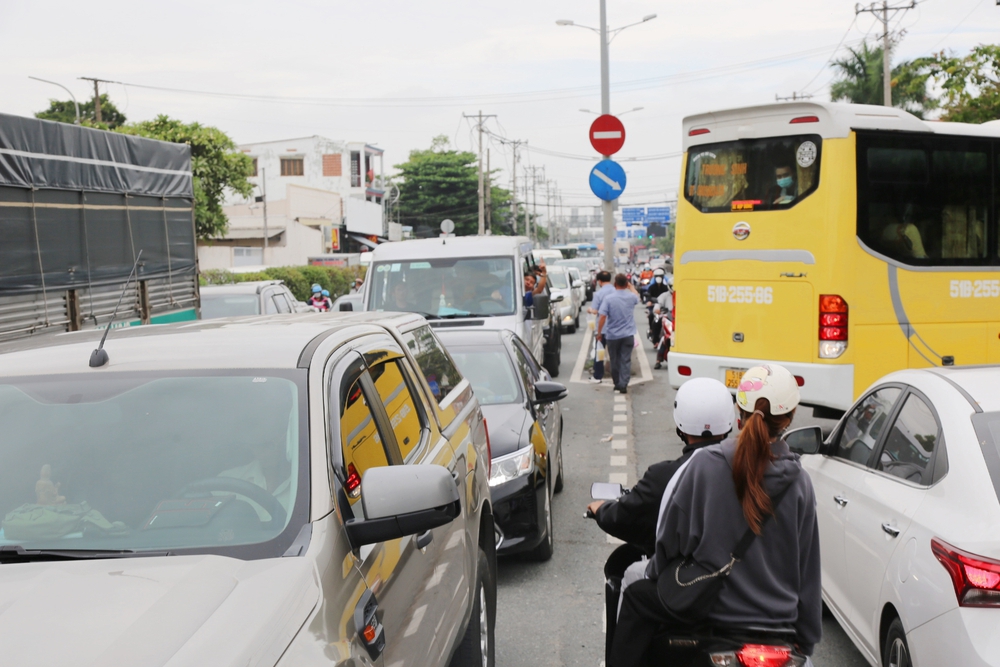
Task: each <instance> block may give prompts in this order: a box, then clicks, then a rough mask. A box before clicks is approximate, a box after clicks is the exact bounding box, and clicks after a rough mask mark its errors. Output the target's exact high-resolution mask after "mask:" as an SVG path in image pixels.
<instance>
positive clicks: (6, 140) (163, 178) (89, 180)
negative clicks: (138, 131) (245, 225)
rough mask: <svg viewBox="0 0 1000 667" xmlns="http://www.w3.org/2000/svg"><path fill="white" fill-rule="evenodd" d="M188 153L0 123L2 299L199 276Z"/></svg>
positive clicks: (101, 135) (50, 126)
mask: <svg viewBox="0 0 1000 667" xmlns="http://www.w3.org/2000/svg"><path fill="white" fill-rule="evenodd" d="M193 209H194V191H193V185H192V178H191V150H190V147H188V146H186V145H183V144H172V143H167V142H162V141H155V140H152V139H144V138H141V137H132V136H128V135H123V134H116V133H114V132H107V131H103V130H95V129H91V128H84V127H79V126H76V125H69V124H66V123H55V122H51V121H44V120H37V119H34V118H22V117H18V116H10V115H5V114H0V294H3V293H8V294H10V293H25V292H35V291H45V290H51V289H68V288H73V287H76V286H85V285H86V286H93V285H98V284H102V283H104V284H106V283H110V282H114V281H120V280H122V279H124V278H126V277H127V276H128V275H129V273H130V271H131V269H132V264H133V262H134V261H135V257H136V256H137V255H138V253H139V251H140V250H142V258H141V262H140V267H139V271H138V273H139V277H140V278H153V277H158V276H176V277H179V276H181V275H184V274H187V275H193V274H194V273H195V271H196V260H197V256H196V246H195V237H194V221H193Z"/></svg>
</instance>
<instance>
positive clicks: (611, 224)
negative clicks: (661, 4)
mask: <svg viewBox="0 0 1000 667" xmlns="http://www.w3.org/2000/svg"><path fill="white" fill-rule="evenodd" d="M600 35H601V114H602V115H603V114H609V113H611V72H610V63H609V58H608V46H609V44H608V0H601V32H600ZM604 157H605V158H607V157H608V156H607V155H605V156H604ZM601 217H602V219H603V222H604V269H605V270H606V271H608V272H610V273H614V270H615V254H614V245H615V215H614V211H613V210H612V208H611V202H610V201H602V202H601Z"/></svg>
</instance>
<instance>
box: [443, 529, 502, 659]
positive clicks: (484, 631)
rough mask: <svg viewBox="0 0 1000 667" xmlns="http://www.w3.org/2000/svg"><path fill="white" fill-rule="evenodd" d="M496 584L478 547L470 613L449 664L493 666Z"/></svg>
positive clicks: (484, 555)
mask: <svg viewBox="0 0 1000 667" xmlns="http://www.w3.org/2000/svg"><path fill="white" fill-rule="evenodd" d="M496 597H497V587H496V580H495V578H494V575H493V573H492V572H491V571H490V564H489V561H488V560H487V558H486V554H485V553H484V552H483V550H482V549H480V550H479V580H478V581H477V582H476V596H475V599H474V600H473V605H472V616H471V617H470V618H469V626H468V627H467V628H466V629H465V635H463V637H462V641H461V643H459V645H458V649H456V651H455V656H454V657H453V658H452V659H451V667H494V646H495V644H494V639H495V632H494V631H495V627H496V608H497V605H496Z"/></svg>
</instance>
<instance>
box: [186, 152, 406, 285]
mask: <svg viewBox="0 0 1000 667" xmlns="http://www.w3.org/2000/svg"><path fill="white" fill-rule="evenodd" d="M239 150H241V151H242V152H243V153H245V154H246V155H247V156H249V157H250V158H251V159H252V160H253V165H254V167H253V176H251V178H250V182H251V183H253V184H254V198H253V199H251V200H244V199H243V198H242V197H239V196H234V197H231V198H230V200H229V201H228V202H227V206H226V207H225V210H226V214H227V215H228V216H229V224H230V228H229V232H228V233H227V234H226V235H225V236H224V237H222V238H220V239H214V240H212V241H210V242H205V243H202V244H201V245H200V246H199V261H200V263H201V267H202V268H203V269H211V268H232V267H241V266H242V267H252V266H261V265H267V266H286V265H297V264H305V263H306V262H307V259H308V258H309V257H314V256H317V255H323V254H327V253H357V252H362V251H366V250H369V249H371V248H373V247H375V246H376V245H377V244H378V243H380V242H381V241H384V240H388V239H391V240H398V239H399V238H400V237H401V230H399V229H397V228H398V227H399V225H396V224H394V223H388V224H387V222H386V221H385V213H384V208H385V206H384V204H385V195H386V187H387V185H386V179H385V171H384V169H385V165H384V161H383V152H382V149H381V148H376V147H375V146H370V145H368V144H366V143H364V142H352V141H335V140H332V139H327V138H325V137H320V136H311V137H299V138H296V139H283V140H279V141H265V142H260V143H253V144H243V145H241V146H240V147H239ZM265 197H266V200H267V210H266V212H267V224H266V226H267V237H268V240H267V248H266V257H265V247H264V246H265V243H264V227H265V221H264V213H265V207H264V199H265Z"/></svg>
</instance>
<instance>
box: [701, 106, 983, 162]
mask: <svg viewBox="0 0 1000 667" xmlns="http://www.w3.org/2000/svg"><path fill="white" fill-rule="evenodd" d="M811 117H812V118H815V120H805V119H809V118H811ZM682 127H683V128H684V130H683V131H684V134H683V139H684V150H685V151H687V150H688V149H689V148H690V147H691V146H698V145H702V144H714V143H719V142H722V141H736V140H738V139H756V138H763V137H780V136H789V135H801V134H818V135H820V136H821V137H823V138H824V139H836V138H844V137H847V136H849V135H850V133H851V131H852V130H895V131H903V132H923V133H935V134H953V135H961V136H973V137H1000V124H996V123H984V124H983V125H972V124H969V123H945V122H941V121H929V120H921V119H920V118H917V117H916V116H914V115H913V114H911V113H908V112H906V111H904V110H903V109H897V108H895V107H883V106H874V105H869V104H843V103H836V102H789V103H779V104H764V105H760V106H753V107H742V108H737V109H726V110H723V111H716V112H712V113H701V114H696V115H693V116H688V117H687V118H685V119H684V121H683V123H682ZM692 131H696V132H697V131H700V133H698V134H694V135H692Z"/></svg>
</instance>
